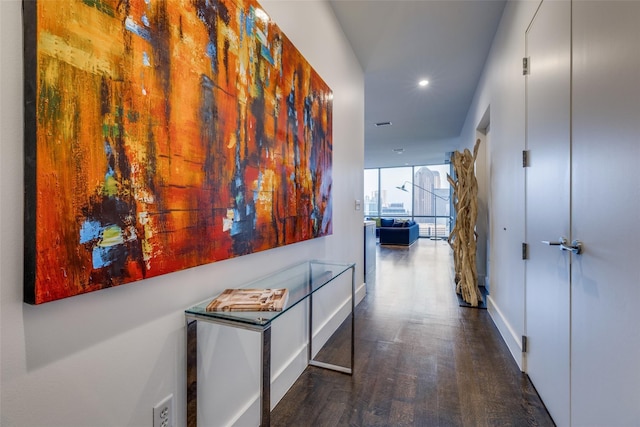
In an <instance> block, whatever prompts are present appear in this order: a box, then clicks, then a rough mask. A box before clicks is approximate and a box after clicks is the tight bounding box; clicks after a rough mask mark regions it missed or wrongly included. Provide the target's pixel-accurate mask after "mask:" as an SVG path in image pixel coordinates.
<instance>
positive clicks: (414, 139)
mask: <svg viewBox="0 0 640 427" xmlns="http://www.w3.org/2000/svg"><path fill="white" fill-rule="evenodd" d="M330 4H331V7H332V9H333V11H334V13H335V15H336V17H337V19H338V21H339V23H340V25H341V26H342V28H343V30H344V33H345V35H346V37H347V38H348V40H349V42H350V43H351V46H352V47H353V50H354V52H355V54H356V56H357V58H358V60H359V61H360V64H361V65H362V68H363V70H364V73H365V167H385V166H401V165H405V164H408V165H421V164H434V163H443V162H444V160H445V153H446V152H448V151H454V150H456V149H458V146H457V144H458V142H459V141H458V137H459V135H460V132H461V130H462V126H463V124H464V120H465V117H466V114H467V111H468V110H469V106H470V103H471V100H472V98H473V94H474V91H475V88H476V86H477V84H478V80H479V78H480V74H481V73H482V69H483V67H484V63H485V59H486V58H487V55H488V53H489V49H490V46H491V42H492V40H493V36H494V34H495V32H496V28H497V27H498V23H499V21H500V17H501V16H502V11H503V9H504V5H505V1H504V0H440V1H436V0H421V1H407V0H330ZM420 79H427V80H429V85H428V86H427V87H425V88H420V87H418V81H419V80H420ZM379 122H391V123H392V125H391V126H385V127H376V126H375V123H379ZM400 148H401V149H404V152H403V153H402V154H396V153H395V152H394V151H393V150H394V149H400Z"/></svg>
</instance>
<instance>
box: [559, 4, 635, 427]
mask: <svg viewBox="0 0 640 427" xmlns="http://www.w3.org/2000/svg"><path fill="white" fill-rule="evenodd" d="M573 43H574V49H573V114H572V126H573V137H572V150H573V155H572V157H573V179H572V181H573V197H572V198H573V203H572V205H573V206H572V218H573V219H572V236H573V238H577V239H580V240H582V241H583V243H584V253H583V254H582V255H579V256H577V257H574V262H573V264H572V280H571V283H572V285H571V286H572V315H571V323H572V335H571V348H572V358H571V359H572V363H571V395H572V415H571V419H572V422H573V425H574V426H580V427H582V426H640V2H638V1H629V2H626V1H621V2H603V1H597V2H591V1H574V3H573Z"/></svg>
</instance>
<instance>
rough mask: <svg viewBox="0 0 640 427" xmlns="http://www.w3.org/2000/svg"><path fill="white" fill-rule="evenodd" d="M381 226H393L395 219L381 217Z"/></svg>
mask: <svg viewBox="0 0 640 427" xmlns="http://www.w3.org/2000/svg"><path fill="white" fill-rule="evenodd" d="M380 227H393V219H388V218H382V219H380Z"/></svg>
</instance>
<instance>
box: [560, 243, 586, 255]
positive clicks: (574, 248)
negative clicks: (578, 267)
mask: <svg viewBox="0 0 640 427" xmlns="http://www.w3.org/2000/svg"><path fill="white" fill-rule="evenodd" d="M560 249H562V250H563V251H571V252H573V253H574V254H576V255H580V254H581V253H582V242H581V241H580V240H574V241H573V242H571V245H567V244H565V243H563V244H562V245H560Z"/></svg>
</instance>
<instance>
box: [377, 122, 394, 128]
mask: <svg viewBox="0 0 640 427" xmlns="http://www.w3.org/2000/svg"><path fill="white" fill-rule="evenodd" d="M381 126H391V122H378V123H376V127H377V128H379V127H381Z"/></svg>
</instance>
